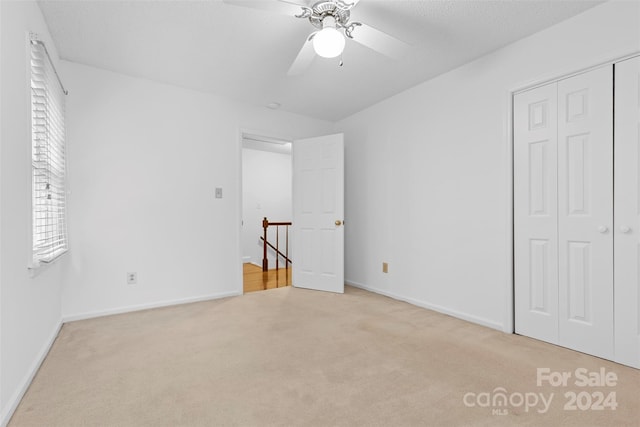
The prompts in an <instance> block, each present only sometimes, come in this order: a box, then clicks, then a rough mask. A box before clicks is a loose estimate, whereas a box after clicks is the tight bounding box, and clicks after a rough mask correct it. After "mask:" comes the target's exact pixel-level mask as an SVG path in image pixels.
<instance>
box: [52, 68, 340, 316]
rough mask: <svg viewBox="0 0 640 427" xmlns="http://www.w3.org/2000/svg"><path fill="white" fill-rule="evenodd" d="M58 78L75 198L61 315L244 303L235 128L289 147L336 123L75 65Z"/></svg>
mask: <svg viewBox="0 0 640 427" xmlns="http://www.w3.org/2000/svg"><path fill="white" fill-rule="evenodd" d="M62 70H63V72H64V75H65V78H66V79H67V86H68V89H69V96H68V99H67V115H68V121H67V140H68V146H69V147H68V150H69V173H70V183H71V189H72V194H71V197H70V199H69V206H70V213H69V216H70V220H69V233H70V244H71V248H72V251H71V253H70V263H69V265H68V269H67V271H66V276H65V279H66V285H65V288H64V295H63V313H64V317H65V318H78V317H84V316H91V315H96V314H100V313H110V312H117V311H121V310H127V309H131V308H135V307H146V306H152V305H160V304H165V303H175V302H180V301H187V300H193V299H198V298H209V297H215V296H223V295H233V294H238V293H241V292H242V276H241V245H240V227H241V212H240V204H241V187H240V178H241V176H240V175H241V172H240V163H241V145H240V141H239V139H240V138H239V137H240V130H241V129H243V130H247V129H252V130H257V131H260V133H262V134H265V135H272V134H275V135H281V136H287V137H290V138H292V139H293V138H300V137H304V136H310V135H319V134H326V133H330V132H331V131H332V130H333V125H332V124H330V123H328V122H324V121H319V120H313V119H308V118H304V117H302V116H297V115H293V114H289V113H285V112H281V111H272V110H269V109H267V108H257V107H256V108H252V107H246V106H241V105H238V104H234V103H231V102H229V101H227V100H225V99H223V98H220V97H217V96H214V95H210V94H204V93H199V92H195V91H190V90H186V89H181V88H177V87H172V86H167V85H162V84H158V83H154V82H151V81H148V80H142V79H137V78H132V77H126V76H123V75H119V74H115V73H112V72H107V71H104V70H99V69H96V68H91V67H87V66H83V65H79V64H75V63H70V62H65V61H62ZM215 187H222V188H223V198H222V199H216V198H215V194H214V190H215ZM134 271H135V272H137V273H138V283H137V284H136V285H128V284H127V283H126V273H127V272H134Z"/></svg>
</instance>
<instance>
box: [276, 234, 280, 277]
mask: <svg viewBox="0 0 640 427" xmlns="http://www.w3.org/2000/svg"><path fill="white" fill-rule="evenodd" d="M279 244H280V226H279V225H276V271H278V269H279V268H280V262H279V261H280V246H279Z"/></svg>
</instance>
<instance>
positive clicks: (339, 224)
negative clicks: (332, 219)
mask: <svg viewBox="0 0 640 427" xmlns="http://www.w3.org/2000/svg"><path fill="white" fill-rule="evenodd" d="M336 225H337V226H338V227H340V226H341V225H342V221H340V220H339V219H336Z"/></svg>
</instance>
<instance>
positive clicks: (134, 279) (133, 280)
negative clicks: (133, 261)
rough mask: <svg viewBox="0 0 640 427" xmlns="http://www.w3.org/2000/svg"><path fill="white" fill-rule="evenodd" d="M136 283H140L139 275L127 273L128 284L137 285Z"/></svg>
mask: <svg viewBox="0 0 640 427" xmlns="http://www.w3.org/2000/svg"><path fill="white" fill-rule="evenodd" d="M136 283H138V273H136V272H133V273H127V284H129V285H135V284H136Z"/></svg>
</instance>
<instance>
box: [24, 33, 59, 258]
mask: <svg viewBox="0 0 640 427" xmlns="http://www.w3.org/2000/svg"><path fill="white" fill-rule="evenodd" d="M65 94H66V92H65V90H64V88H63V87H62V84H61V83H60V81H59V78H58V75H57V73H56V70H55V68H54V66H53V64H52V62H51V59H50V58H49V54H48V53H47V50H46V47H45V46H44V44H42V42H39V41H37V40H32V42H31V141H32V143H31V157H32V210H33V212H32V222H33V259H32V263H33V267H38V266H40V265H41V263H48V262H51V261H53V260H54V259H56V258H57V257H59V256H60V255H62V254H63V253H65V252H66V251H67V249H68V242H67V222H66V219H67V218H66V165H65V126H64V115H65V99H64V98H65Z"/></svg>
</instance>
